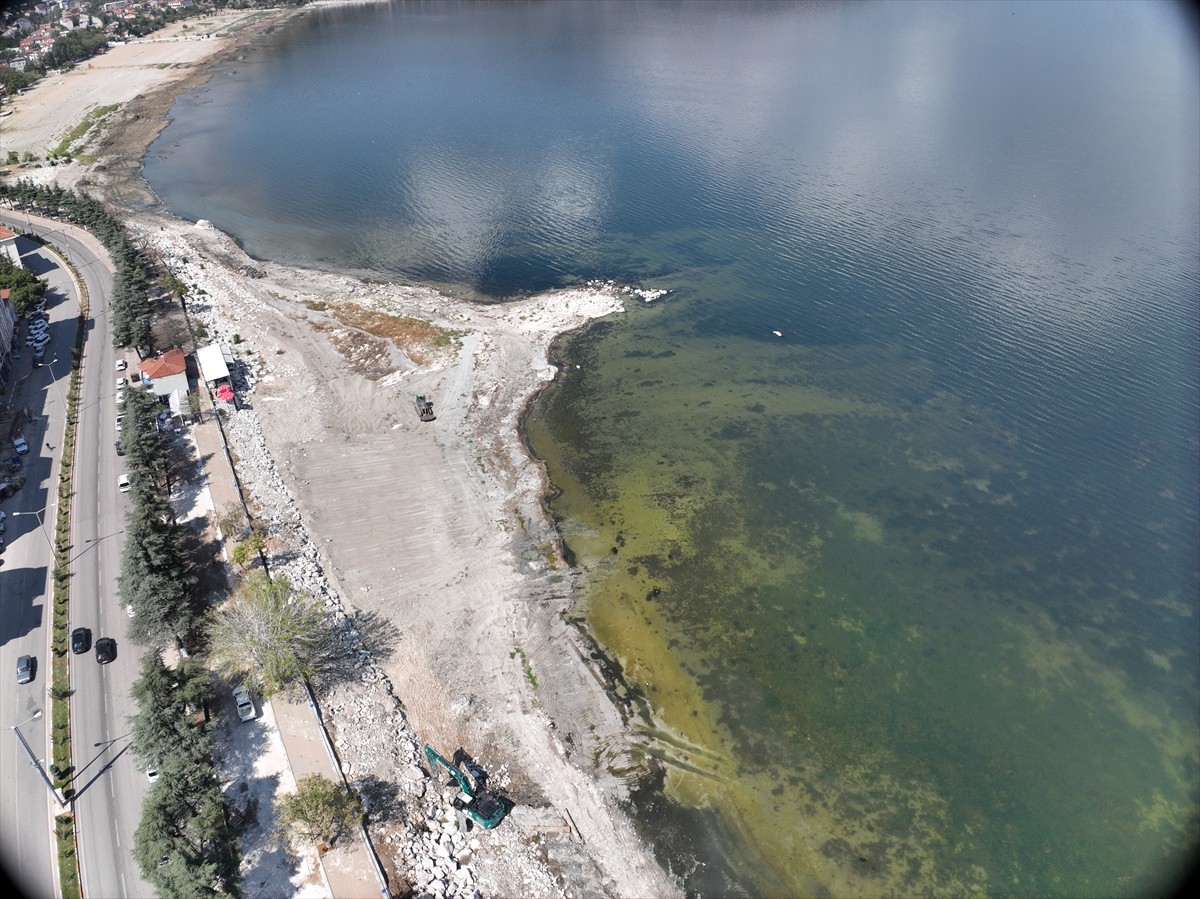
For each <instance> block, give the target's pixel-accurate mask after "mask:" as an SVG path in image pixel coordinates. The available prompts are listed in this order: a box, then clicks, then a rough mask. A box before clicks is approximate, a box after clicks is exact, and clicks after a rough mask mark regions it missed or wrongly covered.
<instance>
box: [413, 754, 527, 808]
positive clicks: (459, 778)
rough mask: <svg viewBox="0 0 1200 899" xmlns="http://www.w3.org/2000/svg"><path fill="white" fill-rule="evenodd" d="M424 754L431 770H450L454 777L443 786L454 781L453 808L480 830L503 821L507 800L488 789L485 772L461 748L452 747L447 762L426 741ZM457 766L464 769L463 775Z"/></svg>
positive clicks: (507, 805)
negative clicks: (457, 792)
mask: <svg viewBox="0 0 1200 899" xmlns="http://www.w3.org/2000/svg"><path fill="white" fill-rule="evenodd" d="M425 755H426V756H427V757H428V759H429V766H430V767H431V768H432V769H433V770H434V772H435V773H436V772H437V768H438V765H441V766H442V767H443V768H445V769H446V770H447V771H449V772H450V776H451V777H452V778H454V779H453V780H452V781H448V782H447V784H446V785H447V786H451V785H453V784H455V783H457V784H458V789H459V794H458V795H457V796H455V797H454V802H453V803H452V804H453V805H454V807H455V808H456V809H458V810H459V811H463V812H466V813H467V814H468V815H469V816H470V818H471V820H472V821H474V822H475V823H476V824H478V825H479V826H480V827H482V828H483V829H484V830H491V829H492V828H493V827H495V826H496V825H497V824H499V823H500V822H501V821H502V820H504V816H505V815H506V814H507V813H508V809H509V807H510V803H509V801H508V800H507V799H505V798H504V797H503V796H502V795H501V794H500V793H498V792H496V791H494V790H489V789H488V787H487V772H486V771H484V770H483V768H482V766H480V765H479V763H478V762H476V761H475V760H474V759H473V758H471V757H470V756H469V755H467V753H466V752H464V751H463V750H462V749H461V748H460V749H457V750H455V752H454V761H453V762H448V761H446V758H445V756H443V755H441V754H439V753H438V752H437V750H435V749H434V748H433V747H432V746H430V745H429V744H428V743H426V744H425ZM460 766H461V767H462V768H466V769H467V770H466V773H465V774H464V773H463V771H462V770H461V768H460ZM468 775H470V776H468Z"/></svg>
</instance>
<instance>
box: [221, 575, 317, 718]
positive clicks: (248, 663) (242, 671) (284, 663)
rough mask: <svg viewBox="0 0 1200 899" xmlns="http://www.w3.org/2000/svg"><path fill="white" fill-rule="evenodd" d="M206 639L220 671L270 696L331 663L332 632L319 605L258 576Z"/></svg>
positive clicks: (281, 582) (246, 582)
mask: <svg viewBox="0 0 1200 899" xmlns="http://www.w3.org/2000/svg"><path fill="white" fill-rule="evenodd" d="M208 636H209V652H210V660H211V661H212V663H213V664H214V665H215V666H216V667H217V669H218V670H219V671H221V672H222V673H223V674H225V675H226V676H227V677H229V678H230V679H231V680H236V679H239V678H243V679H245V680H247V681H249V682H250V684H251V685H252V686H254V687H256V688H257V689H258V690H259V692H260V693H261V694H262V695H263V696H266V697H269V696H272V695H274V694H275V693H278V692H280V691H281V690H283V689H285V688H286V687H289V686H291V685H292V684H295V683H298V682H300V681H302V680H305V679H307V678H310V677H312V676H313V675H314V674H315V673H316V672H317V671H318V670H319V668H320V667H321V665H322V664H323V663H324V662H325V661H326V660H327V659H328V658H329V655H330V651H331V647H332V643H333V639H332V638H333V628H332V627H331V626H330V624H329V622H328V620H327V618H326V614H325V609H324V607H323V606H322V604H321V603H320V602H319V601H318V600H316V599H314V598H313V597H311V596H309V595H307V594H303V593H296V592H294V591H293V590H292V586H291V584H290V583H288V580H287V578H285V577H277V578H275V579H271V578H270V577H269V576H268V575H267V574H266V572H262V571H259V572H255V573H254V574H252V575H250V576H249V577H246V578H245V579H243V580H242V582H241V584H240V585H239V586H238V588H237V590H236V591H235V592H234V594H233V596H232V597H231V598H230V600H229V602H228V603H227V604H226V605H225V606H224V607H223V608H221V609H218V610H217V611H216V612H215V613H214V615H213V618H212V623H211V625H210V627H209V634H208Z"/></svg>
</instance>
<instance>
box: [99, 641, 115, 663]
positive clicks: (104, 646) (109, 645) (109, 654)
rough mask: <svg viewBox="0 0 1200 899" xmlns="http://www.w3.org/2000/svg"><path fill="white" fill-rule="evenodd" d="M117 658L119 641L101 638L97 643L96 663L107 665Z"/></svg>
mask: <svg viewBox="0 0 1200 899" xmlns="http://www.w3.org/2000/svg"><path fill="white" fill-rule="evenodd" d="M116 657H117V641H116V640H114V639H113V638H112V637H101V638H100V639H99V640H97V641H96V661H97V662H99V663H100V664H101V665H107V664H108V663H109V662H111V661H112V660H113V659H115V658H116Z"/></svg>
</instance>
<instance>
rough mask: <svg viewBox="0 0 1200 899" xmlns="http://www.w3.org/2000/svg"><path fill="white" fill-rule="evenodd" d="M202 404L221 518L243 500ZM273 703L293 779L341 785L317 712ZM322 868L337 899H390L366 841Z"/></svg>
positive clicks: (197, 436)
mask: <svg viewBox="0 0 1200 899" xmlns="http://www.w3.org/2000/svg"><path fill="white" fill-rule="evenodd" d="M201 392H202V393H203V391H201ZM203 404H204V416H205V418H204V421H203V422H202V423H200V424H195V425H189V431H190V432H191V436H192V438H193V440H194V441H195V444H196V450H197V453H198V454H199V457H200V458H201V459H203V460H204V480H205V482H206V486H207V492H208V494H209V496H208V500H209V503H210V505H211V508H212V510H213V511H214V512H215V513H216V514H218V515H219V514H220V512H221V511H222V510H224V509H226V508H227V507H228V506H229V505H230V504H234V505H237V506H241V505H242V499H241V495H240V493H239V491H238V486H237V481H236V478H235V475H234V471H233V466H232V464H231V463H230V459H229V454H228V451H227V449H226V446H225V442H224V439H223V435H222V432H221V428H220V425H219V424H218V422H217V421H216V419H215V418H214V417H213V416H215V414H216V412H215V410H214V409H212V408H211V404H210V403H209V399H208V397H207V396H204V397H203ZM270 703H271V711H272V713H273V714H274V716H275V722H276V725H277V727H278V729H279V736H280V738H281V739H282V741H283V746H284V752H286V754H287V759H288V764H289V766H290V767H291V769H292V774H293V776H294V777H295V778H296V779H297V780H299V779H301V778H303V777H305V776H307V775H309V774H320V775H322V776H323V777H327V778H330V779H332V780H334V781H338V782H340V781H341V780H342V774H341V771H340V770H339V769H338V767H337V765H336V764H335V761H334V757H333V749H332V745H331V744H330V742H329V738H328V736H327V735H326V734H325V732H324V728H323V726H322V724H321V721H320V718H319V715H318V712H317V709H316V708H315V707H314V706H310V705H308V704H307V703H303V702H299V703H297V702H290V701H287V700H284V699H280V698H275V699H272V700H271V701H270ZM320 864H321V870H322V874H323V876H324V878H325V882H326V883H327V884H328V886H329V892H330V895H332V896H333V897H334V899H370V897H375V896H380V895H383V896H387V895H388V893H387V891H386V890H385V889H384V887H383V883H382V882H381V881H380V879H379V877H378V876H377V874H376V869H375V866H374V863H373V852H372V850H371V849H370V848H368V847H367V846H366V845H364V840H363V839H362V838H360V839H358V840H354V841H352V842H351V841H345V842H343V843H341V845H339V847H338V848H337V849H336V850H334V851H333V852H332V853H330V854H329V855H327V856H324V857H321V858H320Z"/></svg>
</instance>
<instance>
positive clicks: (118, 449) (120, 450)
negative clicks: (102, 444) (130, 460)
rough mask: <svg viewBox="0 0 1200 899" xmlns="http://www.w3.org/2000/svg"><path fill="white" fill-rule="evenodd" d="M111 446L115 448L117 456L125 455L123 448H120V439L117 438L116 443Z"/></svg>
mask: <svg viewBox="0 0 1200 899" xmlns="http://www.w3.org/2000/svg"><path fill="white" fill-rule="evenodd" d="M113 446H115V447H116V448H117V455H118V456H123V455H125V450H123V449H121V441H120V440H118V441H117V442H116V443H114V444H113Z"/></svg>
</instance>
